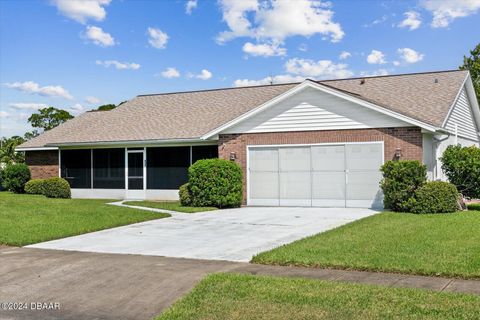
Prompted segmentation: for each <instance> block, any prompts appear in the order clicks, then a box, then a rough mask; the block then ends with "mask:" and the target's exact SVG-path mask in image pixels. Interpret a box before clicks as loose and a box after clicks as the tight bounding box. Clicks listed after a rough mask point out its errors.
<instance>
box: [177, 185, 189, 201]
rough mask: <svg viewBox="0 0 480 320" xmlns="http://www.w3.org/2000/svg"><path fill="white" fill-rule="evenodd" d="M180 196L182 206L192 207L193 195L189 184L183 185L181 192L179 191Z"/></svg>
mask: <svg viewBox="0 0 480 320" xmlns="http://www.w3.org/2000/svg"><path fill="white" fill-rule="evenodd" d="M178 196H179V198H180V204H181V205H182V206H184V207H190V206H191V205H192V195H191V194H190V189H189V187H188V183H185V184H182V185H181V186H180V190H178Z"/></svg>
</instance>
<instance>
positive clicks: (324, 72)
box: [233, 58, 353, 87]
mask: <svg viewBox="0 0 480 320" xmlns="http://www.w3.org/2000/svg"><path fill="white" fill-rule="evenodd" d="M284 69H285V71H286V74H281V75H276V76H271V77H265V78H263V79H258V80H251V79H237V80H235V81H234V83H233V84H234V85H235V86H236V87H244V86H254V85H265V84H272V83H273V84H277V83H286V82H300V81H303V80H305V79H306V78H315V79H325V78H330V79H334V78H348V77H351V76H352V75H353V72H352V71H351V70H349V69H348V66H347V65H346V64H343V63H338V64H335V63H334V62H332V61H330V60H318V61H313V60H309V59H299V58H293V59H290V60H288V61H287V62H286V63H285V65H284Z"/></svg>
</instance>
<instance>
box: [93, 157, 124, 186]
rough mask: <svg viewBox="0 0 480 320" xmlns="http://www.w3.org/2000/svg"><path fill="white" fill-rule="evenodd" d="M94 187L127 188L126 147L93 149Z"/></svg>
mask: <svg viewBox="0 0 480 320" xmlns="http://www.w3.org/2000/svg"><path fill="white" fill-rule="evenodd" d="M93 188H99V189H124V188H125V149H94V150H93Z"/></svg>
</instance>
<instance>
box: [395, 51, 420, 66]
mask: <svg viewBox="0 0 480 320" xmlns="http://www.w3.org/2000/svg"><path fill="white" fill-rule="evenodd" d="M397 51H398V54H399V55H400V58H401V59H402V60H403V61H405V62H406V63H416V62H419V61H421V60H422V59H423V57H424V54H422V53H419V52H417V51H415V50H413V49H410V48H400V49H398V50H397Z"/></svg>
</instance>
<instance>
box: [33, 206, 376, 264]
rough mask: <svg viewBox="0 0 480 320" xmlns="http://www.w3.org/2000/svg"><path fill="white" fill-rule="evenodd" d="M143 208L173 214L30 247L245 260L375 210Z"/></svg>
mask: <svg viewBox="0 0 480 320" xmlns="http://www.w3.org/2000/svg"><path fill="white" fill-rule="evenodd" d="M115 205H122V204H120V203H116V204H115ZM136 208H140V207H136ZM142 209H143V210H149V211H155V212H167V213H170V214H172V217H170V218H164V219H158V220H150V221H145V222H141V223H135V224H131V225H127V226H123V227H118V228H112V229H107V230H102V231H98V232H92V233H87V234H82V235H79V236H74V237H69V238H64V239H58V240H53V241H48V242H43V243H37V244H34V245H31V246H29V247H31V248H40V249H56V250H73V251H84V252H99V253H121V254H142V255H152V256H164V257H175V258H188V259H211V260H228V261H241V262H248V261H250V260H251V258H252V257H253V256H254V255H256V254H258V253H260V252H263V251H268V250H271V249H273V248H276V247H278V246H281V245H284V244H287V243H290V242H293V241H295V240H299V239H302V238H305V237H308V236H311V235H314V234H317V233H320V232H324V231H327V230H330V229H333V228H336V227H339V226H341V225H344V224H347V223H350V222H352V221H355V220H358V219H361V218H364V217H368V216H371V215H373V214H376V213H377V211H374V210H370V209H362V208H302V207H295V208H287V207H245V208H235V209H224V210H218V211H207V212H198V213H195V214H184V213H176V212H171V211H167V210H159V209H152V208H142Z"/></svg>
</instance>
